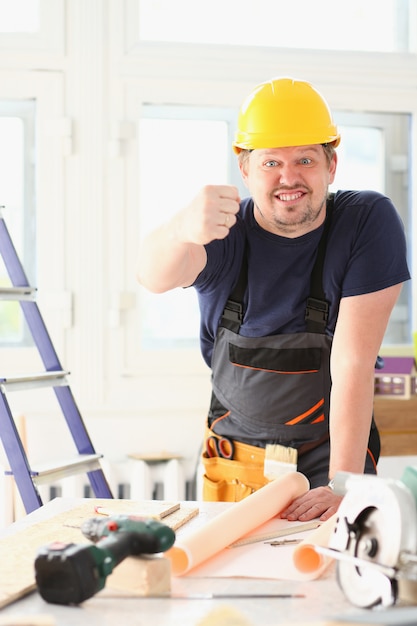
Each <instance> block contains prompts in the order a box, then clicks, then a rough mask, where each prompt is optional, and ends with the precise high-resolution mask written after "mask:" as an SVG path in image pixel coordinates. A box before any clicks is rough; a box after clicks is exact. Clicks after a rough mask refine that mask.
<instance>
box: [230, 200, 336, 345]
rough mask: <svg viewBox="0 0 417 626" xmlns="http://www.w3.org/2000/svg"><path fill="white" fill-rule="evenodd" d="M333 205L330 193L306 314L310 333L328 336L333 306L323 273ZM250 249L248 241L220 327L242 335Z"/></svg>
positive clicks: (312, 274)
mask: <svg viewBox="0 0 417 626" xmlns="http://www.w3.org/2000/svg"><path fill="white" fill-rule="evenodd" d="M333 204H334V194H330V196H329V198H328V200H327V205H326V220H325V223H324V229H323V233H322V235H321V238H320V242H319V246H318V252H317V258H316V262H315V264H314V267H313V271H312V273H311V282H310V297H309V298H308V300H307V306H306V312H305V320H306V324H307V332H310V333H324V331H325V329H326V324H327V319H328V316H329V303H328V302H327V301H326V299H325V296H324V291H323V284H322V274H323V265H324V257H325V254H326V245H327V235H328V232H329V229H330V221H331V215H332V210H333ZM246 248H247V242H245V250H244V252H243V259H242V265H241V268H240V274H239V278H238V280H237V283H236V285H235V286H234V289H233V291H232V293H231V294H230V296H229V298H228V300H227V302H226V305H225V307H224V311H223V314H222V317H221V320H220V326H222V327H223V328H228V329H229V330H231V331H233V332H234V333H236V334H238V333H239V330H240V327H241V325H242V321H243V315H244V310H243V301H244V295H245V291H246V287H247V284H248V257H247V250H246Z"/></svg>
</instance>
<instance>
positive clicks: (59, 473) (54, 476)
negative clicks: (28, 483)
mask: <svg viewBox="0 0 417 626" xmlns="http://www.w3.org/2000/svg"><path fill="white" fill-rule="evenodd" d="M102 457H103V455H102V454H80V455H78V456H76V457H74V458H72V459H65V460H63V461H62V460H61V461H59V462H55V463H52V462H51V463H42V464H39V465H38V467H37V468H36V469H31V471H30V474H31V476H32V478H33V480H34V482H35V483H36V484H37V485H42V484H45V483H48V484H50V483H52V482H54V481H55V480H61V479H62V478H67V477H68V476H74V475H75V474H82V473H86V472H91V471H94V470H101V465H100V459H101V458H102ZM6 474H12V472H10V471H6Z"/></svg>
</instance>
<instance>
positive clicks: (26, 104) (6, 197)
mask: <svg viewBox="0 0 417 626" xmlns="http://www.w3.org/2000/svg"><path fill="white" fill-rule="evenodd" d="M34 152H35V101H34V100H21V101H11V100H9V101H7V100H5V101H0V171H1V172H2V187H1V198H0V204H1V205H3V206H4V209H3V210H2V215H3V217H4V219H5V222H6V226H7V228H8V230H9V232H10V234H11V237H12V240H13V243H14V246H15V248H16V251H17V253H18V255H19V258H20V260H21V261H22V263H23V265H24V268H25V272H26V273H27V276H28V278H29V281H30V282H31V283H32V284H34V278H35V273H36V271H35V258H36V249H35V246H36V242H35V232H34V216H35V175H34V163H33V155H34ZM0 285H1V286H9V285H10V280H9V276H8V273H7V270H6V268H5V267H4V263H3V259H2V257H1V255H0ZM0 311H1V315H0V344H2V345H5V344H8V345H10V344H12V345H16V344H17V345H22V344H24V343H26V342H27V341H28V332H27V330H26V325H25V323H24V321H23V315H22V314H21V310H20V305H19V303H18V302H11V301H0Z"/></svg>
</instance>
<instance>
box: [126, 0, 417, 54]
mask: <svg viewBox="0 0 417 626" xmlns="http://www.w3.org/2000/svg"><path fill="white" fill-rule="evenodd" d="M414 10H415V8H414V7H413V0H411V4H410V2H409V0H366V2H364V1H363V0H350V2H342V0H315V2H311V0H298V1H297V2H284V1H283V0H257V1H256V2H255V1H254V0H246V1H243V0H228V1H227V2H224V0H211V2H208V3H203V4H202V3H199V2H195V1H194V0H177V1H176V2H172V1H171V0H157V1H155V0H140V8H139V13H138V30H139V38H140V39H141V40H142V41H160V42H183V43H200V44H223V45H239V46H267V47H280V48H298V49H299V48H303V49H307V48H310V49H324V50H362V51H379V52H406V51H412V50H411V47H412V45H411V44H410V41H412V40H413V36H415V28H416V20H415V16H414V17H413V11H414ZM181 16H187V18H186V19H181ZM174 23H175V28H172V24H174Z"/></svg>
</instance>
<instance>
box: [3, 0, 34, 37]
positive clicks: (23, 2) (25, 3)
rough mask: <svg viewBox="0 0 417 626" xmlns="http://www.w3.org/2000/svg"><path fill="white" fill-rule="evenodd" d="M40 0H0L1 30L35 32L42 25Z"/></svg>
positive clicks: (6, 31) (4, 31) (5, 31)
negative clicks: (11, 0)
mask: <svg viewBox="0 0 417 626" xmlns="http://www.w3.org/2000/svg"><path fill="white" fill-rule="evenodd" d="M39 20H40V6H39V0H13V2H9V0H0V32H2V33H34V32H36V31H38V30H39V27H40V21H39Z"/></svg>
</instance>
